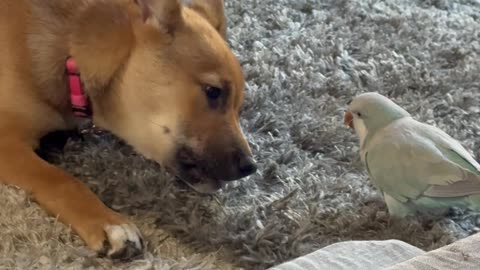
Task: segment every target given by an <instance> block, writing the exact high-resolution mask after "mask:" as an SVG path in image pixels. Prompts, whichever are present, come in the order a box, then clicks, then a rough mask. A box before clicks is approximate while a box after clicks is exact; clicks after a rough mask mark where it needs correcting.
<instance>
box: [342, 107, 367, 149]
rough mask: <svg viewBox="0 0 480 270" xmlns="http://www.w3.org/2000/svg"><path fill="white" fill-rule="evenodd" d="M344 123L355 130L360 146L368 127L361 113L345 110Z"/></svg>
mask: <svg viewBox="0 0 480 270" xmlns="http://www.w3.org/2000/svg"><path fill="white" fill-rule="evenodd" d="M345 124H346V125H347V126H349V127H351V128H352V129H353V130H355V133H356V134H357V136H358V139H359V140H360V146H362V145H363V143H364V141H365V138H366V137H367V134H368V129H367V127H366V126H365V122H364V121H363V119H362V118H361V113H359V112H351V111H347V112H345Z"/></svg>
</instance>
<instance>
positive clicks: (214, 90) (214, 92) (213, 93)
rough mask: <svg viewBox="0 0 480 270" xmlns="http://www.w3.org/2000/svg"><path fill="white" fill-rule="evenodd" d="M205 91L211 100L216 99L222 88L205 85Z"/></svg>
mask: <svg viewBox="0 0 480 270" xmlns="http://www.w3.org/2000/svg"><path fill="white" fill-rule="evenodd" d="M203 91H205V94H206V95H207V97H208V99H210V100H216V99H218V98H219V97H220V95H221V94H222V89H220V88H218V87H215V86H211V85H206V86H204V87H203Z"/></svg>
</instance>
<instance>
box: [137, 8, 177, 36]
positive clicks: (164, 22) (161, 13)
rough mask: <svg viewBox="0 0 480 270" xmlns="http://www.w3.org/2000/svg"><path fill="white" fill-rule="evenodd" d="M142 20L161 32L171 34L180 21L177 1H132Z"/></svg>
mask: <svg viewBox="0 0 480 270" xmlns="http://www.w3.org/2000/svg"><path fill="white" fill-rule="evenodd" d="M134 2H135V4H136V5H137V6H138V8H140V12H141V14H142V19H143V21H144V22H145V23H146V24H149V25H151V26H153V27H155V28H157V29H158V30H160V31H161V32H165V33H169V34H171V33H173V32H174V31H175V28H176V26H177V25H178V23H179V22H180V20H181V4H180V1H179V0H134Z"/></svg>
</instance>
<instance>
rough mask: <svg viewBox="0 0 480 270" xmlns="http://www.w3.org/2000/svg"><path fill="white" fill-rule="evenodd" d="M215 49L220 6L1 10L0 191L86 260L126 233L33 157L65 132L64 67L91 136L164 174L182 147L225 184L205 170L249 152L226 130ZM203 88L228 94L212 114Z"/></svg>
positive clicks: (48, 4) (84, 4)
mask: <svg viewBox="0 0 480 270" xmlns="http://www.w3.org/2000/svg"><path fill="white" fill-rule="evenodd" d="M224 38H225V17H224V14H223V1H214V0H194V1H192V3H191V4H190V6H181V5H180V3H179V1H178V0H52V1H44V0H3V1H1V2H0V62H1V63H2V65H0V133H1V134H2V136H0V181H1V182H2V183H6V184H11V185H16V186H19V187H21V188H23V189H25V190H27V191H29V192H31V194H32V195H33V197H34V198H35V199H36V200H37V201H38V202H39V204H40V205H41V206H42V207H43V208H45V209H46V210H47V211H48V212H49V213H51V214H53V215H59V217H60V219H61V220H62V221H63V222H65V223H66V224H71V225H72V227H73V228H74V229H75V231H76V232H78V233H79V235H80V236H81V237H82V238H83V239H84V240H85V242H86V243H87V244H88V246H89V247H91V248H92V249H94V250H97V251H100V250H102V249H104V248H105V247H104V241H106V240H108V241H110V244H112V243H113V244H115V245H118V243H114V242H112V239H110V237H111V236H110V235H109V234H108V231H106V229H105V228H106V226H107V228H109V227H108V226H110V225H121V224H130V222H129V221H128V220H126V219H125V218H124V217H122V216H120V215H119V214H117V213H115V212H113V211H112V210H111V209H109V208H108V207H106V206H105V205H104V204H103V203H102V202H101V201H100V200H99V199H97V198H96V196H95V195H94V194H93V193H92V192H91V191H90V190H89V189H88V188H87V187H86V186H85V185H84V184H82V183H81V182H80V181H78V180H77V179H75V178H74V177H72V176H70V175H68V174H67V173H65V172H63V171H61V170H59V169H57V168H55V167H53V166H51V165H49V164H47V163H46V162H45V161H43V160H41V159H40V158H38V157H37V156H36V155H35V154H34V152H33V149H34V148H35V147H36V146H37V144H38V141H39V139H40V138H41V137H42V136H44V135H45V134H47V133H48V132H51V131H54V130H60V129H68V128H71V127H73V126H74V118H73V116H72V113H71V108H70V103H69V99H68V97H69V93H68V85H67V80H66V79H67V78H66V76H65V74H64V69H65V59H66V57H67V56H72V57H73V58H74V59H75V61H76V62H77V64H78V67H79V70H80V73H81V76H82V80H83V83H84V85H85V89H86V91H87V94H88V96H89V97H90V99H91V102H92V105H93V111H94V116H93V117H94V118H93V120H94V122H95V123H96V124H97V125H99V126H101V127H103V128H105V129H107V130H110V131H111V132H113V133H114V134H116V135H118V136H119V137H121V138H123V139H125V140H126V141H127V142H128V143H130V144H131V145H133V146H134V147H135V148H136V149H137V150H138V151H139V152H141V153H142V154H144V155H146V156H147V157H149V158H152V159H154V160H156V161H157V162H159V163H161V164H163V165H165V166H166V167H168V168H170V170H171V171H172V172H174V173H180V172H179V167H178V166H177V165H178V164H176V153H177V151H178V149H179V148H181V147H187V148H188V149H190V150H191V151H193V153H194V154H195V156H196V157H197V159H198V160H202V162H204V163H205V164H207V165H208V164H213V165H212V166H210V165H208V166H206V167H208V168H209V170H208V171H205V170H204V171H202V173H205V174H206V175H205V177H203V176H202V177H203V178H205V179H210V178H212V179H213V178H215V179H216V177H217V176H215V175H227V176H230V174H232V173H231V172H222V173H217V172H214V171H216V170H217V168H218V170H219V171H221V167H225V166H226V167H228V166H230V165H231V163H234V161H233V160H234V159H232V158H231V156H232V153H234V152H235V151H237V150H238V149H240V152H242V153H245V155H247V156H250V155H251V153H250V150H249V147H248V143H247V142H246V141H245V139H244V136H243V134H242V131H241V128H240V126H239V119H238V114H239V111H240V107H241V105H242V102H243V87H244V85H243V84H244V82H243V75H242V71H241V69H240V66H239V64H238V62H237V60H236V58H235V57H234V55H233V54H232V52H231V51H230V49H229V48H228V46H227V44H226V42H225V40H224ZM206 85H210V86H214V87H220V88H222V89H224V88H225V87H226V85H227V86H228V90H229V91H228V97H227V98H226V99H225V101H224V106H223V105H222V107H221V108H219V109H214V108H213V109H212V106H209V101H208V100H207V98H206V96H205V92H204V91H203V88H204V86H206ZM224 92H226V91H224ZM222 93H223V92H222ZM199 162H200V161H199ZM222 162H223V163H222ZM232 166H233V165H232ZM216 173H217V174H216ZM210 174H211V175H210ZM203 178H202V179H203ZM232 178H238V177H236V176H232ZM202 181H203V180H202ZM205 181H206V180H205ZM212 181H213V180H212ZM129 226H131V224H130V225H129Z"/></svg>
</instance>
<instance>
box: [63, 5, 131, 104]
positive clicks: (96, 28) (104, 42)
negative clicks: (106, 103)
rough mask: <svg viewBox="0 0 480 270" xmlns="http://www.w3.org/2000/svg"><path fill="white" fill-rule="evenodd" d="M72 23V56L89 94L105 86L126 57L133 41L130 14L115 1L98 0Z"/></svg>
mask: <svg viewBox="0 0 480 270" xmlns="http://www.w3.org/2000/svg"><path fill="white" fill-rule="evenodd" d="M75 20H76V21H75V22H74V23H73V24H72V25H73V28H72V29H71V32H70V36H69V41H70V56H72V57H73V59H75V61H76V63H77V66H78V68H79V71H80V73H81V76H82V80H83V82H84V84H85V88H86V91H87V92H88V94H89V95H90V96H94V95H96V94H97V93H98V92H99V91H100V90H103V89H104V88H106V87H107V86H108V85H109V83H110V82H111V80H112V78H113V77H114V75H115V73H116V72H117V71H118V70H119V69H120V68H121V66H122V65H123V63H124V62H125V61H126V60H127V58H128V56H129V54H130V51H131V48H132V46H133V43H134V34H133V29H132V24H131V22H130V18H129V14H128V13H127V11H126V9H125V8H124V7H122V6H121V5H120V4H118V3H115V1H96V2H95V3H93V4H92V5H90V6H88V7H87V8H86V9H85V10H83V11H82V12H80V13H79V14H78V16H77V17H76V18H75Z"/></svg>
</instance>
